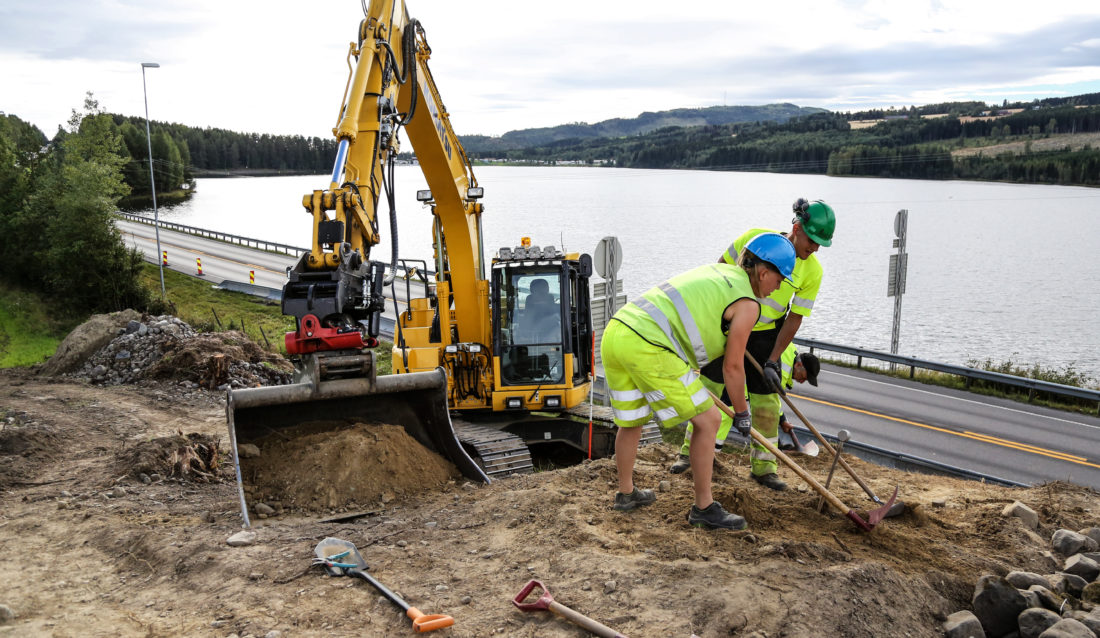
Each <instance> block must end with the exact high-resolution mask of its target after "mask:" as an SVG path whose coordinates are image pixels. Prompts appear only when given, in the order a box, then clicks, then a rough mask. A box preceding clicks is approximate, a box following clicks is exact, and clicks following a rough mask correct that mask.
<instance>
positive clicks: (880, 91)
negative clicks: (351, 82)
mask: <svg viewBox="0 0 1100 638" xmlns="http://www.w3.org/2000/svg"><path fill="white" fill-rule="evenodd" d="M407 4H408V7H409V13H410V15H411V16H412V17H414V18H417V19H419V20H420V21H421V23H422V24H423V25H424V28H425V30H426V32H427V37H428V42H429V44H430V45H431V47H432V56H433V57H432V59H431V61H430V63H429V64H430V67H431V69H432V72H433V75H434V76H435V79H436V83H437V84H438V86H439V89H440V92H441V94H442V97H443V101H444V104H445V105H446V106H447V109H448V110H449V112H450V113H451V120H452V123H453V125H454V127H455V129H456V130H457V131H458V132H459V133H460V134H475V133H480V134H488V135H499V134H501V133H505V132H507V131H510V130H514V129H521V128H531V127H540V126H554V125H557V124H564V123H568V122H588V123H594V122H599V121H602V120H606V119H610V118H614V117H634V116H636V115H638V114H639V113H641V112H643V111H660V110H666V109H672V108H680V107H706V106H714V105H721V104H728V105H736V104H769V103H774V102H791V103H794V104H798V105H801V106H817V107H823V108H827V109H830V110H840V111H847V110H857V109H863V108H868V107H883V106H908V105H914V104H916V105H920V104H929V103H934V102H943V101H954V100H971V99H976V100H983V101H987V102H993V103H998V104H999V103H1000V102H1001V101H1002V100H1004V99H1009V100H1017V99H1026V100H1030V99H1033V98H1036V97H1051V96H1059V95H1076V94H1080V93H1092V92H1098V91H1100V2H1097V1H1096V0H1047V1H1046V2H1041V3H1029V4H1026V5H1021V4H1019V3H1014V2H1006V1H1000V2H994V1H988V0H930V1H929V0H904V1H903V0H870V1H867V2H861V1H858V0H798V1H793V2H783V1H777V2H751V3H749V2H734V1H732V0H722V1H714V2H712V1H698V0H696V1H694V2H680V3H676V2H667V1H663V2H656V1H653V0H634V1H632V2H625V1H618V0H586V1H583V2H582V1H577V0H558V1H556V2H525V1H523V0H476V1H474V2H460V1H457V0H408V3H407ZM676 10H679V11H680V12H672V13H670V11H676ZM361 17H362V9H361V6H360V3H359V2H358V1H357V0H312V1H311V2H301V1H298V2H287V1H285V0H268V1H266V2H257V1H255V0H186V2H183V1H178V0H161V1H159V2H152V1H147V2H141V1H139V0H38V1H31V0H7V1H6V2H4V3H3V4H2V5H0V111H4V112H6V113H9V114H14V115H18V116H19V117H21V118H23V119H25V120H28V121H30V122H32V123H33V124H36V125H37V126H38V127H39V128H41V129H42V130H43V132H45V133H46V134H47V135H48V136H52V135H53V133H54V132H55V131H56V130H57V127H58V126H59V125H61V124H63V123H64V122H65V121H66V120H67V119H68V117H69V115H70V114H71V111H72V110H73V109H74V108H80V107H81V105H82V104H83V98H84V94H85V92H87V91H92V92H93V93H94V94H95V97H96V98H97V99H98V100H99V102H100V105H101V107H102V108H104V109H105V110H107V111H111V112H118V113H123V114H127V115H138V116H141V115H144V106H143V103H142V77H141V67H140V63H141V62H158V63H160V65H161V68H159V69H150V70H148V71H147V82H148V96H149V116H150V117H151V118H152V119H154V120H162V121H172V122H180V123H183V124H188V125H191V126H211V127H219V128H226V129H230V130H235V131H245V132H260V133H277V134H301V135H310V136H313V135H316V136H322V137H329V136H331V129H332V126H333V124H334V123H335V120H336V115H337V110H338V108H339V106H340V99H341V96H342V94H343V90H344V83H345V81H346V77H347V66H346V63H345V59H346V56H347V50H348V43H349V42H350V41H351V40H352V39H354V37H355V34H356V30H357V26H358V22H359V19H360V18H361Z"/></svg>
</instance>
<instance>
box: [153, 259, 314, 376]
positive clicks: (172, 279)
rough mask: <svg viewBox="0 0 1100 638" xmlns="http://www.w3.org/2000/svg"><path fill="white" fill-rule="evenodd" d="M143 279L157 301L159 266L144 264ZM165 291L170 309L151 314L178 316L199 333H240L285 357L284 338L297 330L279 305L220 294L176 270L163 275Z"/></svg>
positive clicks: (231, 293)
mask: <svg viewBox="0 0 1100 638" xmlns="http://www.w3.org/2000/svg"><path fill="white" fill-rule="evenodd" d="M141 279H142V284H143V285H144V286H145V287H146V288H148V289H149V290H152V291H154V292H153V298H154V299H158V298H159V297H160V294H159V293H160V274H159V269H158V268H157V266H155V265H153V264H145V266H144V269H143V270H142V274H141ZM164 288H165V290H167V293H168V304H167V307H163V308H154V309H152V312H154V313H157V314H161V313H167V314H172V315H175V316H176V317H179V318H180V319H183V320H184V321H186V322H187V323H189V324H190V325H191V327H193V328H194V329H195V330H198V331H200V332H215V331H220V330H240V331H242V332H244V333H246V334H248V336H249V338H250V339H252V341H254V342H256V343H257V344H259V345H260V347H262V348H265V349H267V350H270V351H272V352H281V353H283V354H286V346H285V345H284V343H283V334H284V333H286V332H288V331H291V330H293V329H294V319H293V318H292V317H286V316H283V313H282V310H281V309H280V308H279V304H278V303H277V302H274V301H269V300H267V299H263V298H260V297H254V296H252V295H246V294H244V293H243V292H232V291H228V290H218V289H216V288H214V287H213V284H212V283H211V282H210V281H207V280H205V279H199V278H198V277H192V276H190V275H185V274H183V273H178V272H176V271H174V270H165V271H164ZM265 335H266V340H265V338H264V336H265Z"/></svg>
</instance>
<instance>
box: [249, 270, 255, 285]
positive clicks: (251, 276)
mask: <svg viewBox="0 0 1100 638" xmlns="http://www.w3.org/2000/svg"><path fill="white" fill-rule="evenodd" d="M248 283H250V284H254V283H256V271H255V270H250V271H248Z"/></svg>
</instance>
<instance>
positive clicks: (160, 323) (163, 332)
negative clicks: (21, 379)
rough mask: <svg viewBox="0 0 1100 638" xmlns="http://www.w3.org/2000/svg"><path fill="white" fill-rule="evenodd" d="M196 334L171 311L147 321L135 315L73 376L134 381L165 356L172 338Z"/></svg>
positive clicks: (105, 381) (97, 380)
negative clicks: (134, 317) (135, 318)
mask: <svg viewBox="0 0 1100 638" xmlns="http://www.w3.org/2000/svg"><path fill="white" fill-rule="evenodd" d="M195 334H196V333H195V331H194V329H192V328H191V326H189V325H187V323H186V322H184V321H182V320H180V319H178V318H176V317H172V316H170V315H160V316H157V317H149V318H148V319H145V320H144V321H137V320H133V319H131V320H130V321H129V322H127V324H126V326H125V327H123V328H119V330H118V336H116V337H115V338H114V339H112V340H111V342H110V343H108V344H107V345H106V346H104V347H103V348H102V349H100V350H99V352H96V353H95V354H93V355H92V356H91V357H88V360H87V361H85V362H84V365H83V366H82V367H81V368H80V369H79V370H77V371H76V372H75V373H74V374H73V376H77V377H85V378H87V379H88V380H90V381H91V382H92V383H96V384H102V385H122V384H124V383H133V382H135V381H137V380H138V379H142V378H144V377H145V374H146V373H147V372H148V371H149V369H150V368H151V367H153V365H154V364H156V363H157V362H158V361H160V360H161V357H163V356H164V351H165V349H166V347H167V346H168V345H169V344H170V343H171V342H172V341H175V340H180V339H189V338H193V337H194V336H195Z"/></svg>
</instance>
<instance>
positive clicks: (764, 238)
mask: <svg viewBox="0 0 1100 638" xmlns="http://www.w3.org/2000/svg"><path fill="white" fill-rule="evenodd" d="M745 250H747V251H749V252H750V253H752V254H753V255H756V258H757V259H759V260H761V261H766V262H768V263H769V264H771V265H772V266H775V269H776V270H778V271H779V274H781V275H783V278H784V279H786V280H787V281H790V279H791V273H793V272H794V260H795V254H794V244H792V243H791V240H789V239H787V238H786V237H784V236H783V235H780V234H779V233H760V234H759V235H757V236H756V237H753V238H752V239H750V240H749V243H747V244H745Z"/></svg>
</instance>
